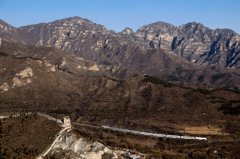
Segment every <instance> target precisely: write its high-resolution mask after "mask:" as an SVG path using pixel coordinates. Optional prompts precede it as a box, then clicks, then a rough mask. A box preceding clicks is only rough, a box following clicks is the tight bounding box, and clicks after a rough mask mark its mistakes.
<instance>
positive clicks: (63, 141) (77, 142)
mask: <svg viewBox="0 0 240 159" xmlns="http://www.w3.org/2000/svg"><path fill="white" fill-rule="evenodd" d="M48 156H54V157H56V158H71V159H79V158H80V159H102V158H103V156H109V157H110V158H109V159H118V157H117V155H116V154H115V153H113V152H112V151H111V150H109V149H108V148H107V147H105V146H104V145H103V144H101V143H99V142H90V141H88V140H86V139H83V138H79V137H77V135H76V134H74V133H73V132H67V133H65V134H63V136H61V137H60V138H59V140H58V141H57V142H56V143H55V145H54V146H53V148H52V150H51V151H50V152H49V154H48Z"/></svg>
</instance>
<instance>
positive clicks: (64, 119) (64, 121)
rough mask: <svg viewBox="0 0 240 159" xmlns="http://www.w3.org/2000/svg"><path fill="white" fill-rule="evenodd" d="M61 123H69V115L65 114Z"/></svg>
mask: <svg viewBox="0 0 240 159" xmlns="http://www.w3.org/2000/svg"><path fill="white" fill-rule="evenodd" d="M63 125H71V121H70V117H69V116H65V117H64V118H63Z"/></svg>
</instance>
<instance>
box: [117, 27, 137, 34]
mask: <svg viewBox="0 0 240 159" xmlns="http://www.w3.org/2000/svg"><path fill="white" fill-rule="evenodd" d="M120 33H122V34H131V33H134V31H133V30H132V29H131V28H129V27H126V28H125V29H124V30H123V31H121V32H120Z"/></svg>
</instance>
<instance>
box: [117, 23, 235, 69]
mask: <svg viewBox="0 0 240 159" xmlns="http://www.w3.org/2000/svg"><path fill="white" fill-rule="evenodd" d="M119 35H121V36H122V37H123V38H126V39H128V40H131V41H137V42H141V43H142V44H143V45H144V44H145V47H146V48H149V47H150V48H153V49H156V48H161V49H164V50H171V51H173V52H174V53H176V54H177V55H179V56H181V57H183V58H184V59H187V60H188V61H189V62H192V63H197V64H198V65H201V66H216V65H219V66H223V67H229V68H239V55H238V54H239V52H240V47H239V44H240V36H239V35H238V34H237V33H235V32H234V31H232V30H230V29H216V30H211V29H209V28H207V27H205V26H204V25H202V24H200V23H196V22H193V23H188V24H185V25H181V26H179V27H175V26H173V25H171V24H167V23H164V22H157V23H153V24H150V25H145V26H143V27H141V28H139V29H138V30H137V31H136V33H129V34H128V36H123V35H122V33H120V34H119ZM146 45H147V46H146Z"/></svg>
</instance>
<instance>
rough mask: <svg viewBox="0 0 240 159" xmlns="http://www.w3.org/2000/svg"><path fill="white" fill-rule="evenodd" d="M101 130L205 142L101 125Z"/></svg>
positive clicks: (198, 138) (197, 138)
mask: <svg viewBox="0 0 240 159" xmlns="http://www.w3.org/2000/svg"><path fill="white" fill-rule="evenodd" d="M102 128H105V129H111V130H115V131H123V132H129V133H133V134H140V135H148V136H156V137H167V138H173V139H189V140H207V138H206V137H192V136H178V135H165V134H156V133H148V132H141V131H135V130H128V129H119V128H114V127H110V126H104V125H102Z"/></svg>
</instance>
